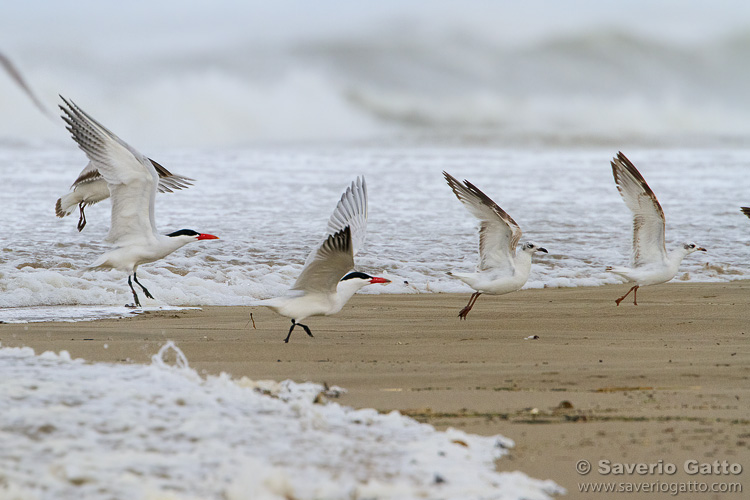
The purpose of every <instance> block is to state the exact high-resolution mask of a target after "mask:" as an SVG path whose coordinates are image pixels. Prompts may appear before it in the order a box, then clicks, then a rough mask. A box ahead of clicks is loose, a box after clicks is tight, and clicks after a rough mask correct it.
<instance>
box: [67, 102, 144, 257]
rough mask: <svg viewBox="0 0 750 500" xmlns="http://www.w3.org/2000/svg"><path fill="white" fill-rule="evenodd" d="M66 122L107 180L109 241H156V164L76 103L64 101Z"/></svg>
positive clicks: (125, 242) (74, 136)
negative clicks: (110, 201) (110, 213)
mask: <svg viewBox="0 0 750 500" xmlns="http://www.w3.org/2000/svg"><path fill="white" fill-rule="evenodd" d="M61 99H62V100H63V102H64V103H65V106H60V109H61V110H62V111H63V112H64V115H63V117H62V118H63V120H64V121H65V122H66V123H67V124H68V127H67V128H68V131H70V133H71V135H72V136H73V139H74V140H75V141H76V142H77V143H78V146H79V147H80V148H81V149H82V150H83V151H84V152H85V153H86V156H88V157H89V160H91V161H92V162H93V165H94V166H95V167H96V169H97V170H98V171H99V173H100V174H101V175H102V177H104V179H105V180H106V181H107V186H108V187H109V191H110V193H111V198H112V218H111V223H110V229H109V234H108V235H107V241H108V242H110V243H114V244H117V245H124V244H133V243H136V242H143V241H150V240H151V239H153V238H155V237H156V236H157V235H156V224H155V222H154V198H155V197H156V181H157V180H158V175H157V174H156V170H155V169H154V166H153V164H152V163H151V162H150V161H149V160H148V159H147V158H146V157H145V156H143V155H142V154H140V153H139V152H138V151H136V150H135V149H133V148H132V147H130V146H129V145H128V144H126V143H125V142H123V141H122V140H121V139H119V138H118V137H117V136H116V135H115V134H113V133H112V132H110V131H109V130H108V129H107V128H106V127H104V126H103V125H101V124H100V123H99V122H97V121H96V120H94V119H93V118H92V117H91V116H89V115H88V114H87V113H86V112H84V111H83V110H82V109H80V108H79V107H78V106H76V105H75V104H74V103H72V102H70V101H67V100H65V98H62V96H61Z"/></svg>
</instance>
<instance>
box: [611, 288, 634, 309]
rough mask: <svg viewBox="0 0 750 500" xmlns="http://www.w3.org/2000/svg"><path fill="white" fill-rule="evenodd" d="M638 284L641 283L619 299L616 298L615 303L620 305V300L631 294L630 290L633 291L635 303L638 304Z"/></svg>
mask: <svg viewBox="0 0 750 500" xmlns="http://www.w3.org/2000/svg"><path fill="white" fill-rule="evenodd" d="M638 286H639V285H634V286H633V287H632V288H631V289H630V290H628V293H626V294H625V295H623V296H622V297H620V298H619V299H616V300H615V304H617V305H618V306H619V305H620V302H622V300H623V299H624V298H625V297H627V296H628V295H630V292H633V304H635V305H638V302H637V301H636V294H637V293H638Z"/></svg>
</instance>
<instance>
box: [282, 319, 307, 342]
mask: <svg viewBox="0 0 750 500" xmlns="http://www.w3.org/2000/svg"><path fill="white" fill-rule="evenodd" d="M297 325H299V326H301V327H302V328H303V329H304V330H305V333H307V334H308V335H309V336H311V337H312V336H313V334H312V332H311V331H310V328H308V327H307V325H303V324H302V323H297V322H296V321H294V320H292V326H291V328H289V334H288V335H287V336H286V338H285V339H284V342H285V343H287V344H288V343H289V337H291V336H292V330H294V327H295V326H297Z"/></svg>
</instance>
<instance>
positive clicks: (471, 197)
mask: <svg viewBox="0 0 750 500" xmlns="http://www.w3.org/2000/svg"><path fill="white" fill-rule="evenodd" d="M443 175H444V176H445V180H446V181H448V185H449V186H450V187H451V189H452V190H453V193H454V194H455V195H456V197H457V198H458V199H459V201H461V203H463V204H464V206H465V207H466V208H467V209H468V210H469V212H471V213H472V215H474V217H476V218H477V219H479V220H480V223H479V266H478V267H479V270H480V271H484V270H487V269H500V270H506V271H509V272H511V273H512V272H513V271H514V268H515V264H514V259H515V256H516V246H517V245H518V242H519V240H520V239H521V234H522V232H521V228H520V227H519V226H518V224H516V221H514V220H513V218H512V217H511V216H510V215H508V214H507V213H506V212H505V211H504V210H503V209H502V208H500V207H499V206H498V205H497V204H496V203H495V202H494V201H492V200H491V199H490V198H489V197H488V196H487V195H486V194H484V193H483V192H482V191H480V190H479V188H477V187H476V186H475V185H474V184H472V183H471V182H469V181H467V180H464V182H463V184H462V183H460V182H459V181H458V180H457V179H456V178H455V177H453V176H452V175H450V174H449V173H447V172H443Z"/></svg>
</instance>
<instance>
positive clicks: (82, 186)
mask: <svg viewBox="0 0 750 500" xmlns="http://www.w3.org/2000/svg"><path fill="white" fill-rule="evenodd" d="M147 160H148V161H150V162H151V163H152V164H153V165H154V168H155V169H156V173H157V174H158V175H159V184H158V187H157V189H158V190H159V192H160V193H171V192H173V191H175V190H179V189H185V188H188V187H190V186H192V185H193V179H190V178H189V177H183V176H181V175H175V174H173V173H171V172H170V171H169V170H167V169H166V168H164V167H163V166H161V165H159V164H158V163H157V162H155V161H154V160H152V159H151V158H147ZM107 198H109V188H108V187H107V181H106V180H104V177H102V174H100V173H99V170H98V169H97V168H96V165H95V164H94V162H93V161H90V162H89V163H88V165H86V166H85V167H84V168H83V170H81V173H80V174H78V178H77V179H76V180H75V182H74V183H73V185H72V186H70V192H69V193H68V194H66V195H64V196H62V197H61V198H58V199H57V203H56V204H55V213H56V214H57V216H58V217H65V216H66V215H70V214H71V213H72V212H73V210H75V207H76V206H78V210H79V216H78V231H82V230H83V228H84V227H86V214H85V213H84V211H83V210H84V208H86V207H87V206H89V205H93V204H95V203H99V202H100V201H102V200H106V199H107Z"/></svg>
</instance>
